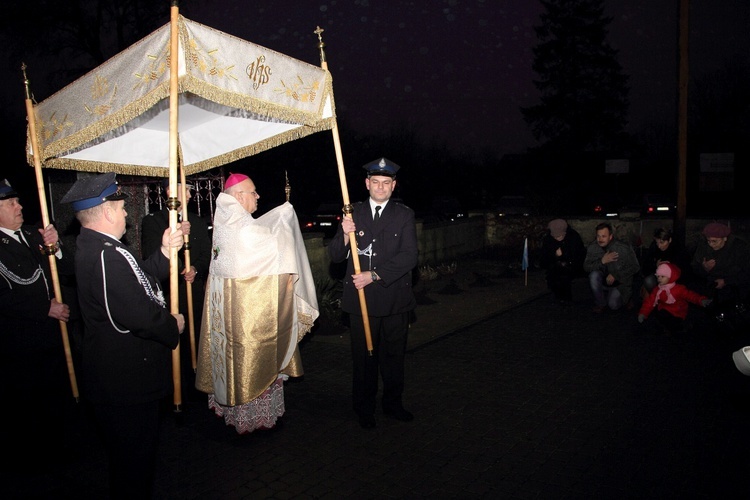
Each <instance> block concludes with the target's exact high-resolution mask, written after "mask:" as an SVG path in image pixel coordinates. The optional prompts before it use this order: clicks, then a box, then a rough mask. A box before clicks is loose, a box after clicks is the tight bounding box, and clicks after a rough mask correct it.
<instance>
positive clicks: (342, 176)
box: [313, 26, 372, 356]
mask: <svg viewBox="0 0 750 500" xmlns="http://www.w3.org/2000/svg"><path fill="white" fill-rule="evenodd" d="M323 31H324V30H323V29H322V28H321V27H320V26H317V27H316V28H315V31H314V32H313V33H315V34H316V35H318V49H319V50H320V66H321V67H322V68H323V69H324V70H326V71H328V61H326V54H325V51H324V50H323V49H324V47H325V46H326V44H325V43H323V37H322V34H323ZM331 132H332V133H333V144H334V147H335V149H336V162H337V163H338V169H339V182H340V183H341V195H342V197H343V198H344V208H343V212H344V215H345V216H346V215H349V216H351V214H352V212H353V211H354V208H353V207H352V205H351V203H349V191H348V189H347V186H346V172H345V171H344V156H343V155H342V153H341V140H340V139H339V129H338V125H337V124H336V118H335V117H334V118H333V128H331ZM349 246H351V252H352V263H353V264H354V272H355V273H356V274H359V273H360V272H361V267H360V265H359V253H358V252H357V237H356V235H355V234H354V233H353V232H352V233H349ZM357 292H358V293H359V308H360V311H361V312H362V322H363V323H364V327H365V340H366V341H367V352H368V353H369V354H370V356H372V335H371V333H370V318H369V316H368V315H367V302H366V301H365V290H364V289H359V290H357Z"/></svg>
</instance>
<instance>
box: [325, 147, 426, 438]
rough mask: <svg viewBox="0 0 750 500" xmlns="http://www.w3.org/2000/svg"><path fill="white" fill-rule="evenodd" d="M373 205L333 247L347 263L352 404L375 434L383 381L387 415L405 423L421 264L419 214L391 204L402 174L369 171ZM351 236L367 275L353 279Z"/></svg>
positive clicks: (348, 220) (347, 225)
mask: <svg viewBox="0 0 750 500" xmlns="http://www.w3.org/2000/svg"><path fill="white" fill-rule="evenodd" d="M363 168H364V169H365V171H367V178H366V179H365V187H366V188H367V190H368V191H369V193H370V197H369V199H368V200H367V201H365V202H360V203H356V204H354V208H353V213H352V215H351V216H346V217H344V218H343V220H342V223H341V226H340V228H339V229H338V231H337V233H336V236H334V238H333V240H331V242H330V243H329V245H328V253H329V255H330V257H331V260H332V261H333V262H341V261H343V260H344V259H347V257H348V263H347V271H346V274H345V276H344V293H343V299H342V303H341V307H342V309H343V310H344V312H346V313H349V315H350V323H351V327H350V328H351V330H350V336H351V351H352V364H353V370H354V373H353V377H352V378H353V380H352V404H353V407H354V411H355V413H356V414H357V416H358V418H359V424H360V426H361V427H362V428H365V429H372V428H374V427H375V426H376V421H375V406H376V397H377V393H378V374H380V377H381V378H382V379H383V395H382V400H381V402H382V411H383V414H384V415H385V416H387V417H391V418H395V419H397V420H400V421H403V422H409V421H411V420H413V419H414V415H412V414H411V413H410V412H409V411H407V410H406V409H404V406H403V404H402V395H403V392H404V355H405V352H406V339H407V333H408V331H409V318H410V313H411V311H412V310H413V309H414V308H415V307H416V299H415V297H414V292H413V287H412V270H413V269H414V268H415V267H416V265H417V261H418V247H417V230H416V225H415V223H414V212H413V211H412V210H411V209H410V208H408V207H407V206H405V205H402V204H401V203H397V202H395V201H392V200H391V196H392V195H393V191H394V189H395V188H396V173H397V172H398V170H399V166H398V165H396V164H395V163H393V162H392V161H390V160H388V159H386V158H379V159H377V160H375V161H373V162H371V163H368V164H366V165H364V166H363ZM350 234H354V235H355V237H356V240H357V252H358V254H359V263H360V271H361V272H360V273H357V274H355V273H354V264H353V261H352V257H351V252H350V241H349V238H350ZM360 289H364V291H365V297H366V303H367V314H368V318H367V321H368V322H369V325H370V331H371V336H372V344H373V351H372V353H369V352H368V349H367V343H366V338H365V330H364V321H363V318H362V315H361V314H362V313H361V309H360V304H359V294H358V290H360Z"/></svg>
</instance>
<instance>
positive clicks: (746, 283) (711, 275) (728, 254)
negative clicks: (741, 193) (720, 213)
mask: <svg viewBox="0 0 750 500" xmlns="http://www.w3.org/2000/svg"><path fill="white" fill-rule="evenodd" d="M731 233H732V231H731V229H730V228H729V226H727V225H726V224H722V223H720V222H711V223H709V224H707V225H706V226H705V227H704V228H703V237H704V239H703V241H701V242H700V243H699V244H698V247H697V248H696V249H695V253H694V254H693V259H692V267H693V271H694V272H695V275H696V278H697V283H696V290H698V291H699V292H700V293H702V294H704V295H706V296H708V297H711V298H712V299H714V304H713V305H714V306H721V305H722V304H724V303H731V302H745V301H748V299H750V245H748V243H747V242H746V241H745V240H743V239H740V238H737V237H736V236H735V235H733V234H731Z"/></svg>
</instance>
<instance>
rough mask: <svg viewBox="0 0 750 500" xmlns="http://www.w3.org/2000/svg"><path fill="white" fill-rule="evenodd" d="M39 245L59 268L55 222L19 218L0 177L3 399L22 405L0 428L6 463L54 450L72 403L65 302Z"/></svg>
mask: <svg viewBox="0 0 750 500" xmlns="http://www.w3.org/2000/svg"><path fill="white" fill-rule="evenodd" d="M46 245H50V246H54V247H55V248H54V249H56V257H57V258H58V262H60V269H61V270H62V269H63V267H64V266H63V261H62V260H60V259H62V257H63V255H62V251H61V250H60V248H59V243H58V234H57V230H56V229H55V227H54V226H53V225H52V224H50V225H48V226H47V227H46V228H44V229H41V228H38V227H36V226H32V225H24V217H23V207H22V206H21V203H20V201H19V196H18V193H17V192H16V191H15V190H14V189H13V187H12V186H11V185H10V184H9V183H8V181H7V180H3V181H2V182H0V325H1V326H0V328H2V331H3V348H2V358H0V366H2V374H3V376H2V379H3V380H5V381H6V382H9V383H11V385H10V386H9V389H11V394H12V395H9V399H8V401H9V402H11V401H12V403H9V404H12V406H13V407H15V408H22V409H23V412H22V413H21V414H20V415H19V418H12V415H11V416H9V418H11V420H10V421H9V422H7V423H6V424H5V425H3V426H2V427H3V437H4V438H5V439H4V440H3V442H4V443H5V444H6V446H8V447H9V450H8V452H9V455H8V456H9V457H12V460H11V461H10V465H11V467H14V466H17V467H18V468H19V469H25V468H28V467H30V466H32V464H33V466H35V467H36V466H39V465H40V462H42V461H44V460H45V459H46V458H48V457H51V456H52V455H61V454H62V451H63V447H64V445H65V443H64V441H63V436H64V429H65V425H66V413H67V412H66V409H67V408H68V407H71V406H72V404H73V403H74V397H73V393H72V388H71V385H70V377H69V376H68V370H67V364H66V359H65V350H64V346H63V341H62V331H61V328H60V321H63V322H67V321H68V320H69V319H70V308H69V307H68V305H67V304H65V303H60V302H58V301H57V299H56V298H55V291H54V287H53V281H52V276H51V272H50V262H49V256H48V254H47V253H45V252H43V251H42V249H43V248H44V247H45V246H46ZM66 260H67V259H66ZM70 270H72V266H70ZM19 435H20V436H25V437H28V439H24V440H21V441H19V439H18V436H19ZM55 458H57V457H55ZM50 465H51V463H50Z"/></svg>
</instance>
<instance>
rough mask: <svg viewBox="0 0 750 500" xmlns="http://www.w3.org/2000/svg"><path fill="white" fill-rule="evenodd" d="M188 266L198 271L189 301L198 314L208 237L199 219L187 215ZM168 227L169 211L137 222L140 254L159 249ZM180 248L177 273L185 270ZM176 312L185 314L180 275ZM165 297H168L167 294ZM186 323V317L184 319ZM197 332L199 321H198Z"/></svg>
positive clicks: (164, 284)
mask: <svg viewBox="0 0 750 500" xmlns="http://www.w3.org/2000/svg"><path fill="white" fill-rule="evenodd" d="M188 220H189V221H190V265H191V266H193V267H195V270H196V271H197V272H198V274H197V276H196V277H195V280H194V281H193V286H192V290H193V298H194V300H195V302H194V307H195V308H197V310H198V312H200V310H202V308H203V295H204V292H205V282H206V278H207V277H208V268H209V266H210V264H211V234H210V233H209V232H208V224H206V220H205V219H204V218H203V217H199V216H198V215H195V214H190V218H189V219H188ZM168 227H169V210H166V209H164V210H159V211H158V212H153V213H150V214H148V215H147V216H145V217H144V218H143V221H142V222H141V254H142V255H143V256H144V257H145V256H149V255H151V254H152V253H154V252H156V251H157V250H159V248H161V237H162V236H163V235H164V230H165V229H167V228H168ZM183 255H184V252H183V249H180V251H179V252H178V257H179V258H180V265H179V268H180V269H179V270H180V271H182V270H183V269H184V268H185V261H184V260H183V259H184V257H183ZM179 283H180V312H182V313H184V314H187V311H186V310H187V301H186V300H185V298H186V296H187V294H186V291H185V286H186V281H185V278H184V276H180V278H179ZM162 288H163V289H164V290H167V291H168V290H169V276H167V279H166V280H164V281H162ZM167 295H169V294H168V293H167ZM185 319H186V320H187V316H186V317H185ZM198 325H199V328H198V329H200V322H198Z"/></svg>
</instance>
